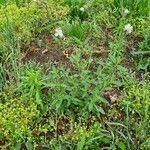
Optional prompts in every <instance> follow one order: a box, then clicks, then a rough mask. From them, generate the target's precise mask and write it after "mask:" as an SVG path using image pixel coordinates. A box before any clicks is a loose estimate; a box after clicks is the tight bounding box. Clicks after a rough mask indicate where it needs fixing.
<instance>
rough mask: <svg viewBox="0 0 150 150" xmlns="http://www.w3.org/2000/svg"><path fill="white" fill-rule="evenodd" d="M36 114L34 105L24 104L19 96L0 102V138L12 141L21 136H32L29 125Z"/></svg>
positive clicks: (30, 125)
mask: <svg viewBox="0 0 150 150" xmlns="http://www.w3.org/2000/svg"><path fill="white" fill-rule="evenodd" d="M36 116H37V109H36V105H35V104H34V103H33V104H31V105H28V104H25V103H24V102H23V101H22V100H21V99H20V98H14V99H7V101H6V102H5V103H0V120H1V121H0V129H1V133H0V140H2V141H3V140H4V141H7V142H8V143H11V144H12V143H14V142H16V141H17V140H22V137H24V138H25V137H27V138H32V130H31V127H32V125H33V123H34V121H33V120H34V119H35V118H36Z"/></svg>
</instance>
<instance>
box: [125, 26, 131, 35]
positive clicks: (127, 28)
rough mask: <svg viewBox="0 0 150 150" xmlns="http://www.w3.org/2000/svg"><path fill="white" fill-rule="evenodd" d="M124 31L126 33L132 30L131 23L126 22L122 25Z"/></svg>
mask: <svg viewBox="0 0 150 150" xmlns="http://www.w3.org/2000/svg"><path fill="white" fill-rule="evenodd" d="M124 31H125V32H126V33H128V34H130V33H131V32H132V31H133V26H132V25H131V24H127V25H125V27H124Z"/></svg>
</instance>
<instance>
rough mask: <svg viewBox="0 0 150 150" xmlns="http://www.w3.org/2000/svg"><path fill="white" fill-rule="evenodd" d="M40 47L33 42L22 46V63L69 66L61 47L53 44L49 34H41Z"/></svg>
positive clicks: (53, 41)
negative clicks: (33, 62)
mask: <svg viewBox="0 0 150 150" xmlns="http://www.w3.org/2000/svg"><path fill="white" fill-rule="evenodd" d="M40 39H41V46H40V47H39V46H38V44H37V43H36V42H35V41H32V42H30V44H23V45H22V47H21V50H22V61H23V62H24V63H26V62H29V61H32V60H33V61H35V62H37V63H40V64H42V65H45V64H47V63H52V64H55V65H56V64H64V65H67V64H69V59H68V57H67V56H68V55H66V53H65V52H63V50H62V48H61V46H60V45H59V44H57V43H56V42H55V40H54V39H53V37H52V36H51V35H50V34H47V33H43V34H42V35H41V37H40Z"/></svg>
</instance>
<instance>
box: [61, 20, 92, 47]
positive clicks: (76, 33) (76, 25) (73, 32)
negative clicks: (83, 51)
mask: <svg viewBox="0 0 150 150" xmlns="http://www.w3.org/2000/svg"><path fill="white" fill-rule="evenodd" d="M64 30H65V32H66V34H67V35H68V36H69V37H71V38H72V39H73V40H74V41H75V42H76V43H78V44H83V43H85V42H86V40H87V34H88V32H89V30H90V25H89V24H88V22H83V23H80V22H79V21H74V22H72V23H67V24H66V25H65V26H64Z"/></svg>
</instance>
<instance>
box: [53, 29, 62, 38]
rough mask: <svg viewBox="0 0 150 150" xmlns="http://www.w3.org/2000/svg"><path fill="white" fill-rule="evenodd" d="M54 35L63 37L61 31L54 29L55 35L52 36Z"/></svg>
mask: <svg viewBox="0 0 150 150" xmlns="http://www.w3.org/2000/svg"><path fill="white" fill-rule="evenodd" d="M54 35H55V36H56V37H60V38H62V37H64V34H63V31H62V29H61V28H57V29H55V34H54Z"/></svg>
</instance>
